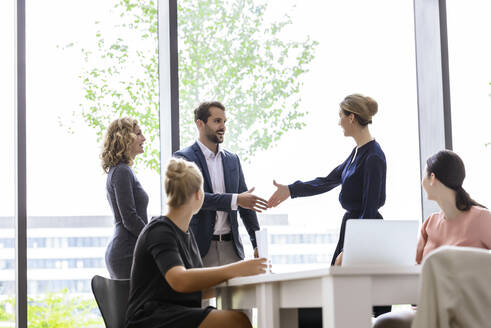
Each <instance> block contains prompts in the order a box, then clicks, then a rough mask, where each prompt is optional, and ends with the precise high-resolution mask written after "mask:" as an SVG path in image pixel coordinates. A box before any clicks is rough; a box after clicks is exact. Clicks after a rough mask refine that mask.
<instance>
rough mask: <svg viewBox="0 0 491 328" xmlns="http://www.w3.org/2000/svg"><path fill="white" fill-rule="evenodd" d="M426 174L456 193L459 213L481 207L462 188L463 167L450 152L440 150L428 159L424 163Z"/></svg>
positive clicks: (460, 160)
mask: <svg viewBox="0 0 491 328" xmlns="http://www.w3.org/2000/svg"><path fill="white" fill-rule="evenodd" d="M426 173H427V174H428V176H430V174H431V173H433V174H434V175H435V177H436V178H437V179H438V180H439V181H440V182H441V183H443V184H444V185H445V186H447V187H448V188H450V189H452V190H455V191H456V196H455V205H456V206H457V208H458V209H459V210H461V211H468V210H469V209H470V208H471V206H474V205H476V206H481V207H484V208H486V206H483V205H481V204H479V203H478V202H476V201H475V200H474V199H472V198H471V197H470V196H469V194H468V193H467V191H465V190H464V188H462V183H463V182H464V178H465V167H464V162H463V161H462V159H461V158H460V157H459V155H457V154H456V153H454V152H453V151H451V150H442V151H439V152H438V153H436V154H435V155H433V156H431V157H430V158H428V160H427V161H426Z"/></svg>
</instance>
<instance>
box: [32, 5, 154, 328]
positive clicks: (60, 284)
mask: <svg viewBox="0 0 491 328" xmlns="http://www.w3.org/2000/svg"><path fill="white" fill-rule="evenodd" d="M145 6H147V7H150V8H152V9H153V10H154V11H156V5H155V4H154V3H153V2H149V1H147V2H145ZM53 8H56V10H53ZM26 11H27V31H26V32H27V33H26V34H27V172H28V176H27V181H28V184H27V198H28V200H29V201H28V206H27V213H28V231H27V236H28V251H27V257H28V296H29V297H30V298H31V301H30V303H29V320H30V323H31V324H34V322H35V321H36V320H42V319H43V318H46V320H61V321H60V322H56V324H59V325H67V326H68V325H69V326H73V327H79V326H80V327H88V326H91V325H101V324H102V321H101V319H100V317H99V311H98V310H97V307H96V305H95V301H94V299H93V296H92V292H91V289H90V279H91V278H92V277H93V276H94V275H95V274H99V275H103V276H106V277H107V276H109V274H108V272H107V270H106V265H105V261H104V255H105V250H106V246H107V244H108V242H109V239H110V237H111V236H112V234H113V214H112V211H111V208H110V206H109V203H108V200H107V198H106V174H104V173H103V171H102V167H101V160H100V157H99V155H100V153H101V147H102V140H101V137H102V135H103V133H104V132H105V128H106V127H107V125H108V124H109V123H110V122H111V121H112V120H114V119H116V118H118V117H120V116H131V117H135V118H137V119H138V120H139V122H140V125H141V127H142V130H143V133H144V135H145V136H146V137H147V141H146V149H145V151H146V154H145V156H140V159H139V161H138V162H137V163H136V164H135V166H134V170H135V172H136V175H137V177H138V179H139V180H140V182H141V184H142V186H143V187H144V189H145V190H146V191H147V193H148V194H149V198H150V203H149V207H148V214H149V217H151V216H152V215H158V214H159V213H160V177H159V173H158V170H157V169H158V165H156V163H158V160H156V159H158V158H159V157H158V156H159V155H158V102H157V101H156V99H157V97H158V86H157V85H156V83H155V81H157V80H158V78H157V66H156V65H157V64H156V54H157V34H156V30H155V27H154V26H153V25H152V24H154V25H156V18H155V19H153V20H152V21H140V22H139V23H137V22H136V18H135V17H137V16H138V15H140V14H141V8H138V7H137V8H133V7H131V6H130V5H129V4H128V6H127V4H126V3H125V2H124V1H121V3H119V2H101V1H83V2H73V1H71V2H66V1H59V0H49V1H28V2H27V8H26ZM145 33H147V34H148V35H147V36H146V37H145V36H143V35H144V34H145ZM52 293H54V294H52ZM50 307H51V308H50ZM48 309H50V311H52V312H51V313H50V314H47V313H46V312H45V311H48ZM56 311H58V314H60V316H58V317H57V316H56V315H55V314H54V313H53V312H56ZM62 311H63V312H62ZM66 311H68V312H69V313H71V314H72V315H71V316H66V315H61V313H66ZM57 318H58V319H57ZM54 324H55V322H50V321H48V323H47V325H48V326H52V325H54Z"/></svg>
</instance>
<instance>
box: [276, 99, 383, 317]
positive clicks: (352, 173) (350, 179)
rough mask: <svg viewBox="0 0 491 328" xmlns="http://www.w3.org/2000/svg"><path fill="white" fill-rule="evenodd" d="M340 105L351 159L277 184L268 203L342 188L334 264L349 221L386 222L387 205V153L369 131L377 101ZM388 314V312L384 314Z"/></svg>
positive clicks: (342, 125)
mask: <svg viewBox="0 0 491 328" xmlns="http://www.w3.org/2000/svg"><path fill="white" fill-rule="evenodd" d="M339 106H340V110H339V125H340V126H341V127H342V129H343V131H344V135H345V136H346V137H352V138H353V139H354V140H355V142H356V147H355V148H354V149H353V150H352V151H351V153H350V155H349V156H348V158H347V159H346V160H345V161H344V162H343V163H341V165H339V166H338V167H336V168H335V169H334V170H333V171H332V172H331V173H330V174H329V175H328V176H326V177H319V178H316V179H314V180H311V181H306V182H304V181H296V182H294V183H292V184H290V185H283V184H279V183H277V182H276V181H273V183H274V185H275V186H276V187H277V190H276V191H275V193H274V194H273V195H272V196H271V198H270V199H269V201H268V206H269V207H276V206H278V205H279V204H280V203H281V202H283V201H284V200H286V199H287V198H288V197H291V198H296V197H307V196H314V195H318V194H322V193H325V192H327V191H329V190H331V189H333V188H335V187H337V186H339V185H341V192H340V193H339V202H340V203H341V206H342V207H343V208H344V209H345V210H346V213H345V215H344V216H343V220H342V223H341V229H340V233H339V240H338V243H337V246H336V250H335V252H334V255H333V258H332V261H331V264H332V265H334V264H341V261H342V252H343V245H344V232H345V228H346V221H347V220H348V219H382V215H381V214H380V213H379V212H378V210H379V208H380V207H382V206H383V205H384V203H385V180H386V171H387V165H386V161H385V154H384V152H383V151H382V148H381V147H380V145H379V144H378V142H377V141H375V139H374V138H373V137H372V135H371V134H370V130H369V128H368V124H371V123H372V117H373V116H374V115H375V114H376V113H377V111H378V105H377V102H376V101H375V100H373V99H372V98H370V97H365V96H363V95H360V94H353V95H349V96H347V97H346V98H344V100H343V101H342V102H341V104H340V105H339ZM386 311H387V309H384V310H382V311H381V312H382V313H383V312H386ZM376 312H379V311H376Z"/></svg>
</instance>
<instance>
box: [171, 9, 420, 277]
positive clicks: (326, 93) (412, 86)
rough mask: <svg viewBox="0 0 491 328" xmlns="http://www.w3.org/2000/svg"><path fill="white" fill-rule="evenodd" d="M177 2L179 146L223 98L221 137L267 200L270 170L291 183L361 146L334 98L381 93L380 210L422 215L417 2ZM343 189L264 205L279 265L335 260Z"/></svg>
mask: <svg viewBox="0 0 491 328" xmlns="http://www.w3.org/2000/svg"><path fill="white" fill-rule="evenodd" d="M178 5H179V8H178V28H179V30H178V31H179V83H180V89H179V95H180V98H179V102H180V115H181V116H180V118H181V125H180V129H181V145H182V146H187V145H189V144H190V143H191V142H193V140H194V138H195V137H196V134H197V133H196V128H195V126H194V123H193V122H192V110H193V109H194V108H195V107H196V105H197V104H198V103H199V102H200V101H203V100H209V99H217V100H220V101H222V102H223V103H224V105H225V106H226V107H227V108H228V109H227V115H228V119H229V123H228V130H227V132H226V142H225V147H226V148H228V149H230V150H232V151H234V152H237V153H238V154H239V156H240V157H241V160H242V164H243V168H244V172H245V176H246V181H247V183H248V186H249V187H253V186H255V187H256V190H255V192H256V193H257V194H259V195H260V196H262V197H264V198H266V199H267V198H269V197H270V195H271V194H272V193H273V191H274V187H273V183H272V182H273V179H276V180H277V181H278V182H280V183H285V184H287V183H292V182H294V181H295V180H297V179H300V180H307V179H312V178H315V177H317V176H326V175H327V174H329V173H330V171H331V170H332V169H333V168H334V167H336V166H337V165H339V164H340V163H341V162H343V161H344V160H345V159H346V157H347V156H348V155H349V153H350V152H351V150H352V148H353V147H354V146H355V144H354V142H353V140H352V139H347V138H345V137H343V135H342V131H341V129H340V127H339V126H338V125H337V123H338V111H339V107H338V104H339V103H340V102H341V100H342V99H343V98H344V97H345V96H346V95H348V94H351V93H363V94H365V95H369V96H371V97H373V98H374V99H376V100H377V101H378V103H379V113H378V114H377V115H376V116H375V117H374V124H373V126H371V127H370V128H371V131H372V133H373V135H374V136H375V138H376V139H377V141H378V142H379V143H380V144H381V146H382V148H383V150H384V151H385V154H386V157H387V166H388V168H387V200H386V205H385V206H384V207H383V208H382V209H381V213H382V215H383V216H384V217H385V218H386V219H414V220H420V219H421V205H420V189H419V179H420V178H419V162H418V158H419V153H418V127H417V124H418V122H417V97H416V72H415V57H414V53H415V52H414V28H413V10H412V3H411V2H409V1H406V2H404V3H401V2H397V3H396V2H394V1H390V0H387V1H375V2H372V1H370V2H367V1H357V0H356V1H355V0H351V1H342V2H326V1H295V0H289V1H284V0H281V1H279V0H278V1H257V0H254V1H253V0H249V1H234V0H222V1H191V0H187V1H179V3H178ZM387 12H390V13H391V14H390V15H387V14H386V13H387ZM389 27H390V28H389ZM338 193H339V189H335V190H333V191H331V192H329V193H328V194H324V195H320V196H316V197H310V198H305V199H294V200H287V201H286V202H284V203H283V204H281V205H280V206H279V207H278V208H276V209H273V210H269V211H267V212H265V213H264V214H262V215H260V223H261V224H262V226H266V227H268V231H269V232H270V235H271V238H270V240H271V244H272V245H271V248H270V251H271V256H272V260H273V263H274V265H275V270H277V271H282V270H295V269H300V268H303V269H305V268H308V267H309V266H318V265H326V264H328V263H330V259H331V255H332V253H333V251H334V248H335V245H336V241H337V237H338V233H339V227H340V222H341V218H342V216H343V209H342V208H341V206H340V204H339V202H338ZM243 241H244V242H246V243H247V241H248V238H247V237H246V236H244V238H243ZM246 251H249V252H251V247H250V246H246ZM249 254H250V253H249ZM300 265H301V266H300Z"/></svg>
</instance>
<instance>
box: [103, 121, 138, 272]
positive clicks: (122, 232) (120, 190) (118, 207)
mask: <svg viewBox="0 0 491 328" xmlns="http://www.w3.org/2000/svg"><path fill="white" fill-rule="evenodd" d="M145 140H146V139H145V137H144V136H143V134H142V131H141V129H140V127H139V126H138V121H137V120H135V119H133V118H129V117H124V118H118V119H117V120H114V121H113V122H112V123H111V124H109V127H108V128H107V131H106V135H105V136H104V146H103V150H102V154H101V158H102V169H103V170H104V172H105V173H107V181H106V190H107V199H108V200H109V204H110V205H111V208H112V210H113V213H114V221H115V227H114V235H113V237H112V239H111V241H110V242H109V245H108V246H107V250H106V267H107V270H108V271H109V274H110V275H111V278H113V279H129V278H130V271H131V263H132V262H133V250H134V249H135V243H136V239H137V238H138V235H139V234H140V231H141V230H142V229H143V227H144V226H145V225H146V224H147V206H148V195H147V193H146V192H145V190H144V189H143V187H142V186H141V184H140V182H139V181H138V179H137V178H136V176H135V174H134V173H133V170H132V169H131V166H132V165H133V161H134V160H135V157H136V155H138V154H142V153H143V144H144V142H145Z"/></svg>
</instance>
